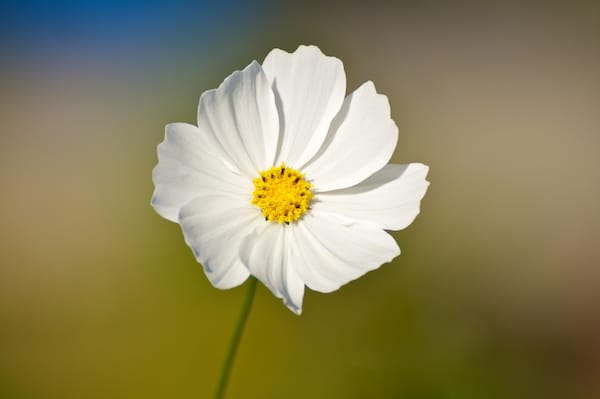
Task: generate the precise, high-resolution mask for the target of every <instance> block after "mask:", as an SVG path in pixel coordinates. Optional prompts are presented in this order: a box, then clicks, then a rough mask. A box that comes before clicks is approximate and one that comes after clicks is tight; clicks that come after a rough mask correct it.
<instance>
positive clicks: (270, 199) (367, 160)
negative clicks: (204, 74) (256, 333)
mask: <svg viewBox="0 0 600 399" xmlns="http://www.w3.org/2000/svg"><path fill="white" fill-rule="evenodd" d="M345 92H346V76H345V73H344V68H343V65H342V62H341V61H340V60H339V59H337V58H334V57H328V56H325V55H324V54H323V53H322V52H321V51H320V50H319V49H318V48H317V47H315V46H300V47H299V48H298V49H297V50H296V51H295V52H293V53H287V52H285V51H282V50H279V49H274V50H272V51H271V52H270V53H269V54H268V55H267V57H266V58H265V61H264V62H263V64H262V65H260V64H259V63H257V62H256V61H253V62H252V63H251V64H250V65H248V66H247V67H246V68H245V69H244V70H242V71H236V72H234V73H232V74H231V75H230V76H229V77H227V79H225V81H224V82H223V83H222V84H221V85H220V86H219V87H218V88H217V89H214V90H209V91H206V92H204V93H203V94H202V96H201V98H200V105H199V107H198V126H194V125H190V124H186V123H173V124H169V125H167V126H166V134H165V140H164V141H163V142H162V143H161V144H160V145H159V147H158V158H159V162H158V165H157V166H156V167H155V169H154V171H153V181H154V185H155V191H154V195H153V198H152V205H153V206H154V209H155V210H156V212H158V213H159V214H160V215H161V216H163V217H165V218H166V219H168V220H171V221H173V222H176V223H179V224H180V226H181V228H182V230H183V235H184V237H185V241H186V243H187V244H188V245H189V246H190V247H191V248H192V250H193V252H194V255H195V257H196V259H197V260H198V262H199V263H201V264H202V265H203V267H204V271H205V273H206V276H207V277H208V279H209V280H210V281H211V283H212V284H213V285H214V286H215V287H217V288H221V289H226V288H232V287H235V286H238V285H240V284H242V283H243V282H244V281H245V280H246V279H247V278H248V276H250V275H253V276H255V277H256V278H257V279H259V280H260V281H261V282H262V283H263V284H265V286H267V287H268V288H269V290H271V292H272V293H273V294H274V295H275V296H277V297H279V298H282V299H283V301H284V303H285V304H286V305H287V306H288V308H290V309H291V310H292V311H293V312H295V313H297V314H300V313H301V311H302V300H303V296H304V288H305V286H306V287H309V288H310V289H312V290H315V291H319V292H332V291H335V290H337V289H338V288H339V287H340V286H342V285H344V284H346V283H348V282H349V281H351V280H354V279H356V278H358V277H360V276H362V275H363V274H365V273H366V272H368V271H371V270H374V269H377V268H378V267H380V266H381V265H382V264H383V263H386V262H390V261H391V260H392V259H393V258H394V257H396V256H397V255H399V254H400V249H399V247H398V245H397V244H396V242H395V240H394V238H392V236H390V235H389V234H388V233H387V232H386V231H385V230H400V229H403V228H405V227H407V226H408V225H409V224H410V223H411V222H412V221H413V220H414V218H415V217H416V216H417V214H418V213H419V205H420V201H421V199H422V198H423V196H424V195H425V191H426V190H427V186H428V184H429V183H428V182H427V181H426V180H425V177H426V175H427V171H428V167H427V166H425V165H423V164H419V163H411V164H404V165H397V164H388V162H389V160H390V158H391V156H392V153H393V151H394V148H395V147H396V142H397V139H398V129H397V127H396V124H395V123H394V121H393V120H392V119H391V117H390V107H389V103H388V100H387V97H385V96H384V95H381V94H378V93H377V92H376V90H375V86H374V85H373V83H372V82H370V81H369V82H366V83H364V84H363V85H362V86H360V87H359V88H358V89H356V90H355V91H354V92H352V93H351V94H349V95H348V96H345Z"/></svg>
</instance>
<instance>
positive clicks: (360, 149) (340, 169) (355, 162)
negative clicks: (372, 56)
mask: <svg viewBox="0 0 600 399" xmlns="http://www.w3.org/2000/svg"><path fill="white" fill-rule="evenodd" d="M397 141H398V128H397V127H396V124H395V123H394V121H393V120H392V119H391V117H390V105H389V102H388V99H387V97H386V96H384V95H381V94H377V92H376V91H375V86H374V85H373V83H372V82H366V83H365V84H363V85H362V86H360V87H359V88H358V89H356V90H355V91H354V92H353V93H352V94H350V95H349V96H348V97H346V99H345V100H344V104H343V106H342V109H341V110H340V112H339V114H338V115H337V116H336V118H335V120H334V122H333V123H332V125H331V131H330V133H329V137H328V140H327V143H326V145H324V146H323V148H322V149H321V150H320V151H319V153H318V154H317V156H316V157H315V158H314V159H313V160H312V161H311V162H310V163H309V164H308V165H307V166H306V167H305V168H304V169H303V170H302V172H304V173H305V174H306V176H307V178H308V179H310V180H311V183H312V184H313V185H314V187H315V191H318V192H323V191H327V190H333V189H340V188H345V187H350V186H352V185H354V184H357V183H359V182H361V181H362V180H364V179H366V178H367V177H369V176H370V175H371V174H373V173H375V172H376V171H378V170H379V169H381V168H382V167H383V166H384V165H385V164H387V163H388V162H389V160H390V158H391V156H392V153H393V152H394V148H396V143H397Z"/></svg>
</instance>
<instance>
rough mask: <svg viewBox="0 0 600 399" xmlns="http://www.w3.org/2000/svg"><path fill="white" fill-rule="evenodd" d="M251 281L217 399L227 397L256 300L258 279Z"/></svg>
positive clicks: (231, 342)
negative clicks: (245, 329) (246, 326)
mask: <svg viewBox="0 0 600 399" xmlns="http://www.w3.org/2000/svg"><path fill="white" fill-rule="evenodd" d="M249 280H250V281H249V282H248V291H246V298H245V299H244V304H243V305H242V311H241V312H240V317H239V318H238V321H237V324H236V325H235V329H234V330H233V335H232V336H231V341H230V342H229V349H228V351H227V357H225V363H224V364H223V369H222V370H221V377H220V378H219V385H217V391H216V393H215V399H222V398H223V397H224V395H225V390H226V389H227V382H228V381H229V375H230V374H231V368H232V367H233V361H234V360H235V353H236V352H237V348H238V346H239V344H240V339H241V338H242V334H243V333H244V326H245V325H246V320H248V315H249V314H250V309H251V308H252V300H253V299H254V292H255V291H256V278H254V277H250V279H249Z"/></svg>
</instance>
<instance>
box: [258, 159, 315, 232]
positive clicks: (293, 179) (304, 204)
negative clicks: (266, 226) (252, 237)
mask: <svg viewBox="0 0 600 399" xmlns="http://www.w3.org/2000/svg"><path fill="white" fill-rule="evenodd" d="M253 182H254V193H253V198H252V203H253V204H254V205H256V206H258V207H259V208H260V209H261V210H262V214H263V216H264V217H265V220H266V221H273V222H275V221H277V223H279V224H282V223H285V224H286V225H289V224H290V222H294V221H296V220H298V219H300V217H302V215H304V213H306V211H307V210H308V209H309V206H308V205H309V203H310V200H311V198H312V197H313V194H312V192H311V191H310V189H311V187H312V185H311V184H310V183H309V182H307V181H306V180H304V175H303V174H302V173H300V172H298V171H297V170H295V169H292V168H286V166H285V164H284V163H282V164H281V165H280V166H274V167H272V168H271V169H269V170H263V171H262V172H260V176H259V177H257V178H256V179H254V180H253Z"/></svg>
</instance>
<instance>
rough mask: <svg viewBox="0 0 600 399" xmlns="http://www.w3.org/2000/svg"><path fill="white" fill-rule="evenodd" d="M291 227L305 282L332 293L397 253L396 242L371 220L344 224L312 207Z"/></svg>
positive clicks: (298, 270) (296, 262) (297, 268)
mask: <svg viewBox="0 0 600 399" xmlns="http://www.w3.org/2000/svg"><path fill="white" fill-rule="evenodd" d="M290 227H293V230H294V231H293V237H294V239H295V240H294V241H295V244H296V247H297V251H298V254H300V255H301V256H299V257H295V262H294V266H295V267H296V271H297V272H298V275H299V276H300V278H301V279H302V280H304V283H305V284H306V285H307V286H308V287H309V288H311V289H313V290H315V291H320V292H331V291H335V290H336V289H338V288H339V287H340V286H342V285H344V284H346V283H348V282H349V281H351V280H354V279H357V278H359V277H360V276H362V275H363V274H365V273H367V272H368V271H371V270H374V269H377V268H378V267H379V266H381V265H382V264H383V263H386V262H390V261H391V260H392V259H393V258H394V257H396V256H398V255H399V254H400V248H398V245H397V244H396V241H395V240H394V239H393V238H392V236H390V235H389V234H388V233H386V232H385V231H383V230H382V229H380V228H378V227H376V226H375V225H373V224H370V223H364V222H351V223H346V222H345V221H344V220H343V219H340V218H339V217H337V216H336V215H331V214H328V213H325V212H319V211H317V210H316V209H312V210H311V211H310V212H309V213H307V214H305V215H304V217H303V218H302V219H301V220H300V221H299V222H298V223H296V224H295V225H293V226H290Z"/></svg>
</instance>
